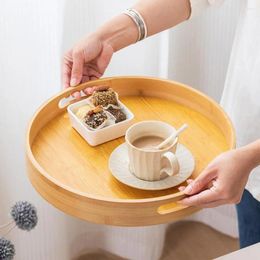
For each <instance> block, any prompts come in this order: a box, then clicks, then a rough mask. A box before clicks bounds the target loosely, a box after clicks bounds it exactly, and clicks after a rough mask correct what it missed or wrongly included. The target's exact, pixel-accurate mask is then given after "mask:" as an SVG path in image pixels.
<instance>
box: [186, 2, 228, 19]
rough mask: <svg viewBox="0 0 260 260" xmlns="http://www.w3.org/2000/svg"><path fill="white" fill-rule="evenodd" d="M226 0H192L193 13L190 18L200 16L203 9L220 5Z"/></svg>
mask: <svg viewBox="0 0 260 260" xmlns="http://www.w3.org/2000/svg"><path fill="white" fill-rule="evenodd" d="M223 1H224V0H190V6H191V15H190V19H191V18H193V17H195V16H198V15H199V14H200V13H201V12H202V11H203V10H205V9H207V8H208V7H210V6H212V5H219V4H221V3H222V2H223Z"/></svg>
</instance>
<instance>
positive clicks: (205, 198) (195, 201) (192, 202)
mask: <svg viewBox="0 0 260 260" xmlns="http://www.w3.org/2000/svg"><path fill="white" fill-rule="evenodd" d="M218 201H220V199H219V196H218V194H217V192H216V191H215V190H214V189H207V190H204V191H202V192H200V193H198V194H195V195H192V196H190V197H187V198H184V199H183V200H181V201H180V203H181V204H183V205H185V206H198V207H199V206H202V205H207V204H211V203H214V202H218Z"/></svg>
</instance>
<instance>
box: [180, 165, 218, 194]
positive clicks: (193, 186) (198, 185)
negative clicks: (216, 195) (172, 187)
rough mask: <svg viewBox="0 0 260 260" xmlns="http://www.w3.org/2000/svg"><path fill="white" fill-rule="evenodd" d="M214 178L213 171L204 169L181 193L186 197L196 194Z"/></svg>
mask: <svg viewBox="0 0 260 260" xmlns="http://www.w3.org/2000/svg"><path fill="white" fill-rule="evenodd" d="M216 176H217V171H216V170H215V169H205V170H204V171H203V172H202V173H201V174H200V175H199V176H198V177H197V178H196V179H195V180H194V181H192V182H190V183H189V185H188V186H187V187H186V188H185V190H184V191H183V192H184V193H185V194H187V195H193V194H196V193H198V192H200V191H202V190H203V189H204V188H205V187H207V186H208V185H209V184H210V182H211V181H212V180H213V179H214V178H215V177H216Z"/></svg>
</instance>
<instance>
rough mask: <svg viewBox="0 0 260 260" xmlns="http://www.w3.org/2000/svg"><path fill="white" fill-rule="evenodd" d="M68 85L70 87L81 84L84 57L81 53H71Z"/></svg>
mask: <svg viewBox="0 0 260 260" xmlns="http://www.w3.org/2000/svg"><path fill="white" fill-rule="evenodd" d="M72 58H73V59H72V70H71V79H70V85H71V86H72V87H74V86H76V85H78V84H79V83H80V82H81V79H82V76H83V66H84V55H83V53H81V52H73V55H72Z"/></svg>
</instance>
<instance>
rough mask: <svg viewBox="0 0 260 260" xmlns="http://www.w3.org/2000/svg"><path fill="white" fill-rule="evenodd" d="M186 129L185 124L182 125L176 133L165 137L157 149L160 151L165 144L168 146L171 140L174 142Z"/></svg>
mask: <svg viewBox="0 0 260 260" xmlns="http://www.w3.org/2000/svg"><path fill="white" fill-rule="evenodd" d="M187 127H188V125H187V124H183V125H182V126H181V127H180V128H179V129H178V130H177V131H176V132H174V133H173V134H171V135H170V136H169V137H167V138H166V139H165V140H164V141H163V142H161V143H160V144H159V145H158V146H157V149H162V148H163V147H164V146H165V145H166V144H168V143H169V142H170V141H171V140H172V139H173V140H174V139H175V138H176V137H177V136H178V135H179V134H180V133H181V132H183V131H184V130H185V129H186V128H187Z"/></svg>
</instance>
